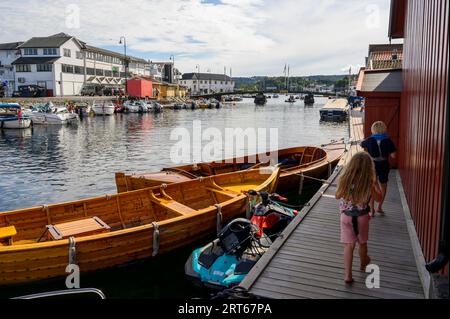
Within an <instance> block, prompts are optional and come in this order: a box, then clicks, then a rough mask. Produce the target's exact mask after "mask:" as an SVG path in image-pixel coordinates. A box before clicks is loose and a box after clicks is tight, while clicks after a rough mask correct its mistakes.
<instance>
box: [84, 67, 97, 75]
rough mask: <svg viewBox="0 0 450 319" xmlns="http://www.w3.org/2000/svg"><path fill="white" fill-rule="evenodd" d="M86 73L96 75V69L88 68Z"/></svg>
mask: <svg viewBox="0 0 450 319" xmlns="http://www.w3.org/2000/svg"><path fill="white" fill-rule="evenodd" d="M86 74H87V75H95V69H93V68H86Z"/></svg>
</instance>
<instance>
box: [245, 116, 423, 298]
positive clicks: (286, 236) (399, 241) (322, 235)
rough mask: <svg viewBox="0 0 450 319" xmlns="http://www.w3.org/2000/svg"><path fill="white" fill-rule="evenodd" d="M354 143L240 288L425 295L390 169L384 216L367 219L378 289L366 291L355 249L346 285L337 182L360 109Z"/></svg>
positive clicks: (282, 294) (269, 294)
mask: <svg viewBox="0 0 450 319" xmlns="http://www.w3.org/2000/svg"><path fill="white" fill-rule="evenodd" d="M351 114H352V116H351V118H350V126H351V127H350V131H351V134H350V135H351V140H352V145H351V147H350V149H349V150H348V153H347V154H346V156H345V158H344V159H343V160H342V161H341V162H340V163H339V165H338V167H337V168H336V170H335V172H334V173H333V175H332V176H331V177H330V178H329V180H328V182H329V183H330V184H325V185H324V186H323V187H322V188H321V189H320V191H319V192H318V193H317V194H316V195H315V196H314V197H313V198H312V199H311V201H310V202H309V204H308V205H307V206H306V207H305V208H304V209H303V210H302V212H301V213H300V215H299V217H297V219H295V220H294V221H293V222H292V223H291V224H290V225H289V226H288V227H287V228H286V230H285V231H284V232H283V234H282V237H280V238H278V239H277V240H276V241H275V242H274V244H273V245H272V247H271V248H270V249H269V251H268V252H267V253H266V254H264V255H263V257H262V258H261V259H260V260H259V262H258V263H257V264H256V265H255V266H254V267H253V269H252V270H251V272H250V273H249V274H248V275H247V277H246V278H245V280H244V281H243V282H242V283H241V285H240V286H242V287H243V288H245V289H247V290H248V291H249V292H250V293H251V294H253V295H255V296H259V297H263V298H276V299H302V298H307V299H310V298H314V299H332V298H346V299H372V298H375V299H409V298H414V299H417V298H420V299H421V298H424V297H425V295H424V290H423V287H422V284H421V280H420V277H419V272H418V268H417V265H416V260H415V257H414V252H413V246H412V242H411V239H410V234H409V232H408V223H407V220H408V214H409V213H408V211H407V210H405V209H406V207H404V206H403V205H402V202H403V201H402V200H401V197H402V196H404V194H403V191H402V187H401V182H400V180H399V174H398V173H397V171H395V170H394V171H392V172H391V175H390V181H389V186H388V193H387V196H386V201H385V204H384V209H385V211H386V214H385V216H381V215H379V214H377V215H376V217H375V218H374V219H372V220H371V222H370V230H369V255H370V256H371V258H372V264H375V265H377V266H378V267H379V269H380V288H373V289H369V288H368V287H367V286H366V278H367V276H368V275H369V274H367V273H364V272H360V271H359V256H357V255H358V252H357V248H356V249H355V258H354V264H353V278H354V280H355V282H354V283H353V284H352V285H345V283H344V260H343V251H344V248H343V245H342V244H341V243H340V213H339V207H338V201H337V200H336V199H335V197H334V195H335V191H336V183H337V180H338V178H339V174H340V172H341V171H342V168H343V167H344V166H345V163H346V162H347V161H348V160H349V159H350V158H351V156H353V154H355V153H356V152H358V151H360V150H361V149H360V147H359V142H360V141H361V139H362V138H363V123H362V115H363V113H360V112H357V111H352V112H351Z"/></svg>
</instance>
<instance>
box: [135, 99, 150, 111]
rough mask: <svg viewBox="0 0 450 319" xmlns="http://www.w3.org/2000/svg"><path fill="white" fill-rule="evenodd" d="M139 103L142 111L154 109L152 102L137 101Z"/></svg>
mask: <svg viewBox="0 0 450 319" xmlns="http://www.w3.org/2000/svg"><path fill="white" fill-rule="evenodd" d="M137 104H139V107H140V112H142V113H147V112H151V111H152V110H153V104H152V103H151V102H147V101H137Z"/></svg>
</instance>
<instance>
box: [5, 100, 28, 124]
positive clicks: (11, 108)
mask: <svg viewBox="0 0 450 319" xmlns="http://www.w3.org/2000/svg"><path fill="white" fill-rule="evenodd" d="M30 126H31V119H30V118H29V117H28V116H27V115H26V114H24V113H23V111H22V107H21V106H20V104H17V103H0V128H5V129H23V128H29V127H30Z"/></svg>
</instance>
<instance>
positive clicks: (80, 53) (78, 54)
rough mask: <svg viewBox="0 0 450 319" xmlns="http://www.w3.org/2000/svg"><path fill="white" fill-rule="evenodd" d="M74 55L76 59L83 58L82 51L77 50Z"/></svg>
mask: <svg viewBox="0 0 450 319" xmlns="http://www.w3.org/2000/svg"><path fill="white" fill-rule="evenodd" d="M76 56H77V59H78V60H83V53H82V52H80V51H77V53H76Z"/></svg>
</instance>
